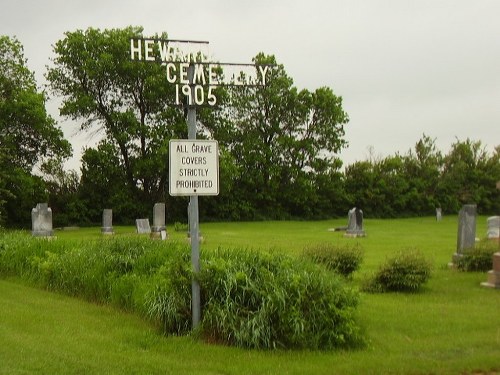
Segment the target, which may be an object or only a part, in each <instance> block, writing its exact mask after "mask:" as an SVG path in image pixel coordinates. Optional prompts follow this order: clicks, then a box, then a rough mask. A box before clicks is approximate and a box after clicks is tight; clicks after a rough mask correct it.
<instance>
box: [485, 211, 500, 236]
mask: <svg viewBox="0 0 500 375" xmlns="http://www.w3.org/2000/svg"><path fill="white" fill-rule="evenodd" d="M486 222H487V223H488V229H487V233H486V235H487V237H488V239H498V238H499V237H500V216H491V217H489V218H488V219H487V220H486Z"/></svg>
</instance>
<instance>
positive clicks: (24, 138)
mask: <svg viewBox="0 0 500 375" xmlns="http://www.w3.org/2000/svg"><path fill="white" fill-rule="evenodd" d="M45 102H46V96H45V94H44V93H43V92H39V91H38V89H37V85H36V82H35V77H34V74H33V73H32V72H31V71H30V70H29V69H28V68H27V61H26V59H25V58H24V53H23V47H22V45H21V43H20V42H19V41H18V40H17V39H16V38H10V37H8V36H0V170H1V171H2V172H1V174H0V218H1V217H2V216H3V217H4V219H7V221H8V223H9V225H13V224H14V225H15V224H17V225H19V224H20V223H22V222H23V221H22V220H21V219H22V218H24V215H22V214H21V215H19V214H18V213H17V211H18V210H19V209H21V207H22V208H23V209H24V208H25V206H28V207H30V208H29V209H28V212H27V215H29V212H30V211H31V208H32V207H33V206H34V203H36V198H38V197H39V194H38V191H37V190H38V189H36V188H35V189H32V187H33V186H34V185H38V183H39V179H38V178H37V177H35V176H34V175H33V170H34V168H35V167H40V165H42V164H43V163H44V162H46V161H47V160H50V159H51V158H54V157H59V158H63V159H64V158H66V157H68V156H69V155H70V154H71V146H70V144H69V142H68V141H66V140H65V139H64V138H63V133H62V131H61V130H60V129H59V128H58V127H56V124H55V121H54V120H53V119H52V118H51V117H50V116H49V115H48V114H47V111H46V109H45ZM7 203H8V204H7ZM2 204H5V206H2Z"/></svg>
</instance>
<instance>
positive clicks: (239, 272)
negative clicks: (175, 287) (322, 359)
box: [200, 250, 360, 349]
mask: <svg viewBox="0 0 500 375" xmlns="http://www.w3.org/2000/svg"><path fill="white" fill-rule="evenodd" d="M205 259H206V260H205V261H204V262H203V265H202V272H201V275H200V283H201V285H202V294H203V295H202V298H203V300H204V303H203V305H204V310H203V311H204V317H203V322H202V332H201V334H202V335H203V336H205V337H207V338H208V339H210V340H215V341H220V342H224V343H229V344H236V345H238V346H243V347H252V348H312V349H317V348H322V349H327V348H334V347H339V346H346V345H347V346H348V345H354V344H359V343H360V342H359V340H360V333H359V327H358V325H357V323H356V321H355V309H356V306H357V301H358V297H357V293H355V292H354V291H353V290H352V289H351V288H349V287H347V286H345V285H344V284H343V282H342V280H340V279H338V278H336V277H333V276H332V275H331V274H327V273H325V271H322V270H321V269H319V268H317V267H312V266H311V265H310V264H308V263H302V262H299V261H296V260H293V259H292V258H289V257H287V256H280V255H272V254H266V253H259V252H254V251H248V250H230V251H229V250H218V251H217V252H214V253H207V254H205Z"/></svg>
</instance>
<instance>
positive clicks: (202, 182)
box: [169, 139, 219, 196]
mask: <svg viewBox="0 0 500 375" xmlns="http://www.w3.org/2000/svg"><path fill="white" fill-rule="evenodd" d="M169 171H170V183H169V193H170V195H173V196H175V195H189V196H191V195H218V194H219V143H218V142H217V141H206V140H192V139H191V140H188V139H182V140H180V139H179V140H173V139H172V140H170V142H169Z"/></svg>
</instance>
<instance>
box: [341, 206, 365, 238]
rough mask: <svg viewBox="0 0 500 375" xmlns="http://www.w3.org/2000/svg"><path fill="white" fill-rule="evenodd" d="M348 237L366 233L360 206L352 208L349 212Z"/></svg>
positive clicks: (361, 235)
mask: <svg viewBox="0 0 500 375" xmlns="http://www.w3.org/2000/svg"><path fill="white" fill-rule="evenodd" d="M345 236H346V237H364V236H366V233H365V231H364V229H363V211H362V210H361V209H359V208H356V207H354V208H352V209H351V210H349V212H348V213H347V229H346V231H345Z"/></svg>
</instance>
